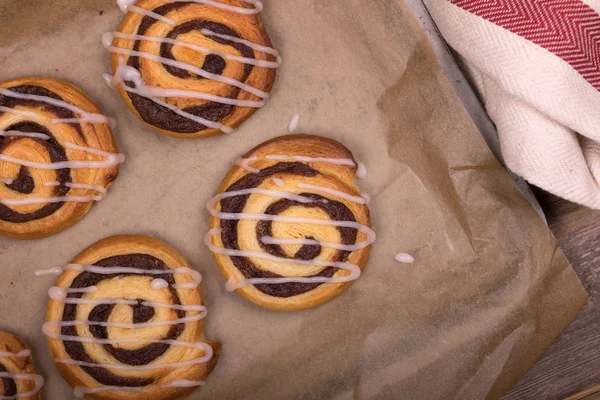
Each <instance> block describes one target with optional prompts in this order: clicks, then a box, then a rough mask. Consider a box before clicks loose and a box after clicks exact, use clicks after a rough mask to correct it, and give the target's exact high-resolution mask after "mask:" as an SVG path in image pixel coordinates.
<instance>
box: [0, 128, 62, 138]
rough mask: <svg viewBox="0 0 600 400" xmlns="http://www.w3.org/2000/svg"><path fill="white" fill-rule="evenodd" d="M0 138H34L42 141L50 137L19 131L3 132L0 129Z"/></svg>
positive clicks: (43, 134)
mask: <svg viewBox="0 0 600 400" xmlns="http://www.w3.org/2000/svg"><path fill="white" fill-rule="evenodd" d="M0 136H4V137H28V138H36V139H42V140H49V139H51V137H50V136H48V135H46V134H45V133H36V132H21V131H3V130H1V129H0Z"/></svg>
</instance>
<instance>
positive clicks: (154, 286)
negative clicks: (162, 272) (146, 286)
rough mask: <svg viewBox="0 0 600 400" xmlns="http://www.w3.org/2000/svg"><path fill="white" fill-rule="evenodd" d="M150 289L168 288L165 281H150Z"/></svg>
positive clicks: (167, 283)
mask: <svg viewBox="0 0 600 400" xmlns="http://www.w3.org/2000/svg"><path fill="white" fill-rule="evenodd" d="M150 287H151V288H152V289H155V290H156V289H164V288H166V287H169V282H167V281H165V280H164V279H160V278H158V279H154V280H153V281H152V283H151V284H150Z"/></svg>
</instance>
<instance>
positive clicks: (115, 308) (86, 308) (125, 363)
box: [38, 236, 220, 400]
mask: <svg viewBox="0 0 600 400" xmlns="http://www.w3.org/2000/svg"><path fill="white" fill-rule="evenodd" d="M61 271H62V274H61V275H60V277H59V279H58V281H57V283H56V286H55V287H52V288H51V289H50V290H49V295H50V297H51V300H50V301H49V303H48V309H47V313H46V323H45V325H44V333H45V334H46V336H47V338H48V344H49V347H50V352H51V354H52V356H53V357H54V361H55V364H56V366H57V368H58V370H59V372H60V373H61V375H62V376H63V378H64V379H65V380H66V381H67V382H68V383H69V384H70V385H71V386H72V387H74V388H75V389H74V392H75V395H76V396H78V397H82V396H84V395H85V396H86V398H89V399H98V400H100V399H102V400H110V399H121V398H127V399H132V400H141V399H156V400H162V399H179V398H182V397H184V396H187V395H189V394H190V393H191V392H192V391H193V390H194V389H196V387H198V386H200V385H202V384H204V383H205V382H204V381H205V379H206V378H207V377H208V375H209V374H210V372H211V371H212V370H213V368H214V367H215V365H216V362H217V358H218V355H219V350H220V344H219V343H218V342H216V341H206V340H205V339H204V325H203V318H204V317H205V315H206V309H205V308H204V306H203V305H202V293H201V292H200V289H199V283H200V280H201V279H200V274H199V273H197V272H195V271H194V270H192V269H190V266H189V264H188V263H187V262H186V261H185V260H184V259H183V258H182V257H181V256H180V255H179V254H178V253H177V252H176V251H175V250H174V249H172V248H171V247H169V246H168V245H166V244H165V243H163V242H161V241H159V240H156V239H152V238H148V237H143V236H115V237H111V238H108V239H104V240H101V241H100V242H97V243H95V244H94V245H92V246H90V247H89V248H87V249H86V250H84V251H83V252H82V253H81V254H79V255H78V256H77V257H76V258H75V260H74V261H73V264H69V265H67V266H64V267H62V268H55V269H50V270H47V271H41V272H38V275H40V274H43V273H61Z"/></svg>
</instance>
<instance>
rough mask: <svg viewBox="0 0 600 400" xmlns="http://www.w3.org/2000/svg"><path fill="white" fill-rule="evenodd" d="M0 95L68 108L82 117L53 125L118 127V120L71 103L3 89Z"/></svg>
mask: <svg viewBox="0 0 600 400" xmlns="http://www.w3.org/2000/svg"><path fill="white" fill-rule="evenodd" d="M0 95H3V96H6V97H12V98H15V99H20V100H32V101H39V102H41V103H46V104H50V105H53V106H56V107H61V108H66V109H67V110H69V111H71V112H73V113H75V114H79V115H80V116H81V117H80V118H67V119H55V120H53V121H52V123H53V124H73V123H82V122H89V123H92V124H109V125H110V126H111V128H115V127H116V120H114V119H112V118H108V117H106V116H104V115H102V114H94V113H90V112H87V111H84V110H82V109H81V108H79V107H76V106H74V105H72V104H70V103H67V102H66V101H62V100H57V99H53V98H52V97H48V96H38V95H34V94H23V93H18V92H13V91H12V90H8V89H2V88H0ZM0 111H3V110H2V109H0ZM32 114H33V115H29V116H35V113H32Z"/></svg>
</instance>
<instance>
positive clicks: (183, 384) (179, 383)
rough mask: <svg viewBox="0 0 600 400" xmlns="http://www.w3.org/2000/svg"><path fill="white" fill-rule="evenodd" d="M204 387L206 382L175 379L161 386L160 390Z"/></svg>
mask: <svg viewBox="0 0 600 400" xmlns="http://www.w3.org/2000/svg"><path fill="white" fill-rule="evenodd" d="M203 385H206V381H190V380H188V379H177V380H174V381H173V382H169V383H167V384H165V385H162V386H161V388H163V389H168V388H187V387H196V386H203Z"/></svg>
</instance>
